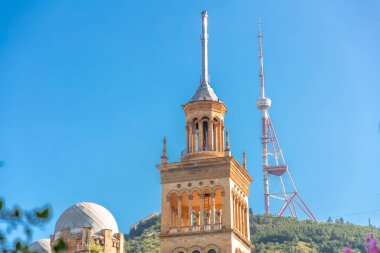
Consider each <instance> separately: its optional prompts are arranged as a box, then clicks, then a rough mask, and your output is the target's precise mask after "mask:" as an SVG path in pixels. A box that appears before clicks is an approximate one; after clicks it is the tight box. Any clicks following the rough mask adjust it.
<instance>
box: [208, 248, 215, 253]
mask: <svg viewBox="0 0 380 253" xmlns="http://www.w3.org/2000/svg"><path fill="white" fill-rule="evenodd" d="M207 253H216V250H214V249H210V250H209V251H207Z"/></svg>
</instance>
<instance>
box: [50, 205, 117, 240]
mask: <svg viewBox="0 0 380 253" xmlns="http://www.w3.org/2000/svg"><path fill="white" fill-rule="evenodd" d="M83 227H91V228H92V231H93V233H97V232H99V231H101V230H103V229H111V230H112V233H118V232H119V229H118V227H117V223H116V220H115V218H114V217H113V216H112V214H111V213H110V211H108V210H107V209H105V208H104V207H102V206H100V205H98V204H95V203H90V202H80V203H77V204H75V205H73V206H72V207H70V208H69V209H67V210H66V211H64V212H63V214H62V215H61V216H60V217H59V219H58V221H57V223H56V224H55V229H54V233H57V232H59V231H61V230H66V229H67V230H70V231H71V232H76V231H81V229H82V228H83Z"/></svg>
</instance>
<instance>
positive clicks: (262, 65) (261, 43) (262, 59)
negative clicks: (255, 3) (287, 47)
mask: <svg viewBox="0 0 380 253" xmlns="http://www.w3.org/2000/svg"><path fill="white" fill-rule="evenodd" d="M257 24H258V26H259V35H258V38H259V59H260V90H261V98H265V86H264V58H263V41H262V38H263V35H262V33H261V19H260V18H259V22H258V23H257Z"/></svg>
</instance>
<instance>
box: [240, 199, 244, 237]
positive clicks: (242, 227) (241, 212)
mask: <svg viewBox="0 0 380 253" xmlns="http://www.w3.org/2000/svg"><path fill="white" fill-rule="evenodd" d="M239 211H240V215H239V216H240V232H241V234H243V231H244V221H243V203H241V202H240V207H239Z"/></svg>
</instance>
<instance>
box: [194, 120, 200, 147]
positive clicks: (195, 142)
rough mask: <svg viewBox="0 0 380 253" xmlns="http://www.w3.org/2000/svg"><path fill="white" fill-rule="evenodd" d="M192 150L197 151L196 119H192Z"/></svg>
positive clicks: (197, 126) (197, 127) (197, 129)
mask: <svg viewBox="0 0 380 253" xmlns="http://www.w3.org/2000/svg"><path fill="white" fill-rule="evenodd" d="M192 139H193V140H192V141H193V151H194V152H197V151H199V124H198V119H194V121H193V138H192Z"/></svg>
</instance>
